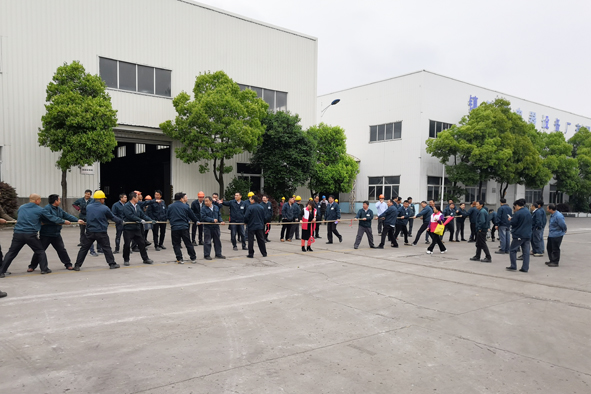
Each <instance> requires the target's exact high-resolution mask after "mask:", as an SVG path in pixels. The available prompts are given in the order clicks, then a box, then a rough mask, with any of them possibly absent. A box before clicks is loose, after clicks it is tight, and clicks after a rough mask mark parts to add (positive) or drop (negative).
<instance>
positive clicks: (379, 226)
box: [378, 220, 384, 234]
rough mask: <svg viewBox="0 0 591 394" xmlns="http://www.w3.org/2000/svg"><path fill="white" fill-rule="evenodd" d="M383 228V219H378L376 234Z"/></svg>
mask: <svg viewBox="0 0 591 394" xmlns="http://www.w3.org/2000/svg"><path fill="white" fill-rule="evenodd" d="M383 230H384V221H383V220H378V234H381V233H382V231H383Z"/></svg>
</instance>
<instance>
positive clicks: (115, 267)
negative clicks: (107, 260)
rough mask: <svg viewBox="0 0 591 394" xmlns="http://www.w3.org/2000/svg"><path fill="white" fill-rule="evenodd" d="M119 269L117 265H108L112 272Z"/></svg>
mask: <svg viewBox="0 0 591 394" xmlns="http://www.w3.org/2000/svg"><path fill="white" fill-rule="evenodd" d="M119 267H120V265H119V264H111V265H109V268H110V269H112V270H114V269H117V268H119Z"/></svg>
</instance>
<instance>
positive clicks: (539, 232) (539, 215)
mask: <svg viewBox="0 0 591 394" xmlns="http://www.w3.org/2000/svg"><path fill="white" fill-rule="evenodd" d="M532 206H533V207H534V211H533V212H532V214H531V219H532V221H531V226H532V237H531V250H532V254H533V255H534V257H543V256H544V228H546V212H544V201H542V200H538V201H536V202H535V203H533V204H532Z"/></svg>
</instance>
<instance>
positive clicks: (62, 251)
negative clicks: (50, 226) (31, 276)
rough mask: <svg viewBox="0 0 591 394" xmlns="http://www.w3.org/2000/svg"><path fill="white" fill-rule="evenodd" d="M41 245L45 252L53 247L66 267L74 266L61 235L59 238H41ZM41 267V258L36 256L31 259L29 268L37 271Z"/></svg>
mask: <svg viewBox="0 0 591 394" xmlns="http://www.w3.org/2000/svg"><path fill="white" fill-rule="evenodd" d="M41 245H42V246H43V250H47V248H48V247H49V245H51V246H53V248H54V249H55V251H56V252H57V255H58V257H59V258H60V261H61V262H62V263H63V264H64V266H66V267H71V266H72V261H71V260H70V256H68V252H67V251H66V247H65V246H64V240H63V239H62V236H61V235H58V236H57V237H46V236H43V235H42V236H41ZM38 266H39V256H38V255H36V254H34V255H33V257H32V258H31V264H29V268H32V269H36V268H37V267H38Z"/></svg>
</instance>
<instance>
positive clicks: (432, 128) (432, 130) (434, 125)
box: [429, 120, 453, 138]
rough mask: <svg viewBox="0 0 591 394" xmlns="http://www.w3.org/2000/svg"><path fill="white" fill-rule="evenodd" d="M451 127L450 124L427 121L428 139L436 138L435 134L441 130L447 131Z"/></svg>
mask: <svg viewBox="0 0 591 394" xmlns="http://www.w3.org/2000/svg"><path fill="white" fill-rule="evenodd" d="M451 126H453V125H452V124H451V123H443V122H437V121H435V120H429V138H437V134H439V133H440V132H442V131H443V130H447V129H449V128H450V127H451Z"/></svg>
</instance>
